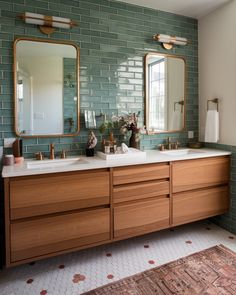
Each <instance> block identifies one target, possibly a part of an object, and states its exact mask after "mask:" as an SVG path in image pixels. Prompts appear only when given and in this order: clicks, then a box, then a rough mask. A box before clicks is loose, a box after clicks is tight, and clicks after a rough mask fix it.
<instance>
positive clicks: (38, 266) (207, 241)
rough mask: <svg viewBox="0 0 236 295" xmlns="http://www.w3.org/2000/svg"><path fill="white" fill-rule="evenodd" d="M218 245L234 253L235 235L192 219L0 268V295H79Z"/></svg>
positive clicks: (235, 245) (210, 224)
mask: <svg viewBox="0 0 236 295" xmlns="http://www.w3.org/2000/svg"><path fill="white" fill-rule="evenodd" d="M219 244H223V245H225V246H226V247H229V248H230V249H232V250H233V251H236V236H235V235H233V234H231V233H229V232H227V231H225V230H223V229H222V228H220V227H218V226H216V225H215V224H212V223H210V222H208V221H203V222H196V223H192V224H188V225H183V226H179V227H177V228H175V229H174V230H163V231H160V232H156V233H152V234H148V235H145V236H142V237H138V238H132V239H129V240H125V241H121V242H116V243H113V244H109V245H105V246H100V247H96V248H91V249H87V250H82V251H78V252H75V253H71V254H66V255H61V256H58V257H54V258H50V259H45V260H41V261H37V262H35V263H30V264H25V265H22V266H17V267H14V268H11V269H5V270H2V271H0V294H1V295H79V294H82V293H83V292H86V291H88V290H92V289H94V288H97V287H99V286H102V285H105V284H108V283H110V282H114V281H116V280H119V279H122V278H124V277H127V276H131V275H133V274H136V273H139V272H142V271H144V270H146V269H149V268H152V267H156V266H159V265H162V264H164V263H167V262H169V261H173V260H175V259H178V258H180V257H184V256H186V255H189V254H192V253H194V252H198V251H201V250H203V249H206V248H209V247H212V246H214V245H219ZM111 295H112V294H111Z"/></svg>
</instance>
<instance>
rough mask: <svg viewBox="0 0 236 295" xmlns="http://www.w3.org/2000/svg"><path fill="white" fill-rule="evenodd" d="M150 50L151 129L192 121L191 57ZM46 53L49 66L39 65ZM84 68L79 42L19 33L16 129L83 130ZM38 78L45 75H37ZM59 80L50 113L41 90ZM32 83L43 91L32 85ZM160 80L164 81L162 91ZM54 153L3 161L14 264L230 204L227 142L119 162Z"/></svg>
mask: <svg viewBox="0 0 236 295" xmlns="http://www.w3.org/2000/svg"><path fill="white" fill-rule="evenodd" d="M29 52H30V53H31V54H30V55H29V54H28V53H29ZM55 54H56V60H55V58H54V57H55ZM46 56H47V58H46V59H45V57H46ZM144 60H145V83H146V84H145V89H146V95H145V125H146V126H147V132H148V133H149V134H157V133H169V132H176V131H178V132H180V131H183V130H185V125H186V88H187V87H186V63H185V60H184V59H183V58H182V57H177V56H174V55H172V56H171V55H166V54H158V53H149V54H147V55H146V56H145V58H144ZM38 61H42V64H41V65H40V68H41V69H44V70H45V72H44V73H38V72H37V71H36V69H37V70H38V68H39V67H37V66H35V67H34V66H32V65H34V64H36V62H38ZM55 62H56V65H57V67H58V68H59V70H58V73H61V75H60V76H59V77H57V78H56V79H59V80H60V83H57V82H58V81H59V80H57V82H55V81H54V80H52V81H50V83H48V84H47V83H46V82H48V78H47V75H46V74H47V69H48V68H49V64H51V65H53V64H54V63H55ZM50 68H53V67H50ZM78 70H79V51H78V48H77V47H76V46H74V45H73V44H70V43H68V44H67V43H65V42H57V41H48V40H47V41H45V40H42V39H30V38H21V39H17V40H16V41H15V43H14V82H15V131H16V134H17V135H19V136H20V137H23V138H35V137H62V136H74V135H78V131H79V127H80V126H79V122H80V112H79V74H78V73H79V71H78ZM34 71H36V72H34ZM63 73H64V74H63ZM35 75H36V76H37V75H40V79H35V78H34V77H36V76H35ZM44 75H45V77H44ZM42 77H43V78H45V79H41V78H42ZM51 77H53V75H51ZM175 77H178V79H177V80H176V79H175ZM54 78H55V77H54ZM40 80H42V81H41V82H42V84H41V85H38V84H37V85H36V84H35V81H37V83H39V82H40ZM55 83H57V85H59V88H57V87H56V88H57V89H56V91H54V92H55V93H56V92H57V93H59V92H60V93H61V94H63V95H60V99H59V102H58V101H57V107H58V111H56V109H55V107H54V109H53V112H52V113H51V114H48V109H51V108H50V107H49V105H48V103H45V100H43V101H42V93H44V90H45V89H46V88H47V87H48V88H47V92H48V93H47V94H48V95H50V93H52V92H51V91H52V89H51V87H52V85H54V84H55ZM155 85H158V86H155ZM46 86H47V87H46ZM53 87H54V88H55V85H54V86H53ZM32 89H39V90H40V91H38V92H37V95H32V92H31V91H32ZM157 89H162V91H161V92H160V95H157ZM54 90H55V89H54ZM54 92H53V93H54ZM40 94H41V96H40ZM55 97H57V98H58V96H55ZM55 97H54V98H53V99H54V100H55ZM44 98H45V97H44ZM53 105H55V102H54V103H53ZM58 114H60V116H59V117H58V116H56V115H58ZM50 116H51V117H50ZM47 119H50V120H49V121H47ZM54 119H55V120H54ZM50 122H51V123H50ZM52 122H54V123H55V124H52ZM56 122H57V123H56ZM58 122H59V123H58ZM48 126H50V129H51V130H48ZM53 147H54V146H53ZM177 147H178V146H177ZM51 148H52V146H51ZM53 151H54V150H53ZM53 151H52V150H51V153H50V154H51V158H53V157H52V153H53ZM40 152H41V151H40ZM53 155H54V153H53ZM41 158H42V157H40V159H41ZM63 160H65V159H58V160H57V161H59V162H60V161H63ZM43 161H44V163H46V161H45V160H42V161H41V162H43ZM53 161H54V162H51V163H52V164H51V165H50V160H47V164H48V165H45V166H44V167H43V166H41V165H34V163H33V161H31V162H30V163H29V162H28V161H25V162H24V163H21V164H16V165H14V166H11V167H4V169H3V177H4V188H5V232H6V266H7V267H10V266H14V265H18V264H23V263H27V262H30V261H34V260H39V259H42V258H47V257H51V256H55V255H59V254H62V253H67V252H70V251H76V250H79V249H84V248H88V247H93V246H96V245H102V244H105V243H111V242H113V241H118V240H122V239H126V238H129V237H133V236H138V235H142V234H146V233H150V232H154V231H158V230H161V229H165V228H171V227H174V226H177V225H180V224H185V223H188V222H192V221H196V220H201V219H205V218H208V217H211V216H215V215H219V214H223V213H225V212H227V211H228V208H229V169H230V153H229V152H224V151H217V150H204V152H202V153H201V152H200V153H193V154H192V153H191V152H190V153H186V154H184V153H182V154H181V153H179V154H178V153H177V152H175V154H174V153H173V154H171V153H169V154H168V153H166V152H165V151H164V152H163V153H162V152H159V151H156V150H154V151H147V157H146V159H143V160H137V159H136V160H134V161H132V162H130V161H129V160H127V159H126V160H123V161H120V162H116V163H113V164H112V163H108V162H107V161H106V160H102V159H99V158H98V157H92V158H89V159H88V158H86V157H84V156H81V157H80V159H79V160H78V158H77V159H75V160H73V159H72V160H71V163H72V164H71V165H67V166H63V164H62V165H60V164H59V165H55V166H53V165H54V164H53V163H56V162H55V160H53ZM37 162H40V161H35V163H37ZM60 163H63V162H60ZM64 163H65V162H64Z"/></svg>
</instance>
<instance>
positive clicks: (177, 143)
mask: <svg viewBox="0 0 236 295" xmlns="http://www.w3.org/2000/svg"><path fill="white" fill-rule="evenodd" d="M179 146H180V143H179V142H178V141H176V142H173V143H172V148H173V149H174V150H177V149H178V148H179Z"/></svg>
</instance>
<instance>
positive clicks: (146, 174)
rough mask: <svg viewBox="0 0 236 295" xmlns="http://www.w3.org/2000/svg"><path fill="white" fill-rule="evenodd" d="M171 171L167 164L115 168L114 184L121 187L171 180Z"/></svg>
mask: <svg viewBox="0 0 236 295" xmlns="http://www.w3.org/2000/svg"><path fill="white" fill-rule="evenodd" d="M169 170H170V169H169V165H168V164H167V163H166V164H154V165H142V166H131V167H124V168H114V170H113V184H114V185H119V184H125V183H133V182H140V181H148V180H154V179H164V178H169V176H170V171H169Z"/></svg>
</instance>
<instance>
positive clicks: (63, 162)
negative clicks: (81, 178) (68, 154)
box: [27, 158, 83, 169]
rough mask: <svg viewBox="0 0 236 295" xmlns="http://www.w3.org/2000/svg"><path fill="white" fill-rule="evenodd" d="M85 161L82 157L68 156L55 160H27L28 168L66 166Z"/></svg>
mask: <svg viewBox="0 0 236 295" xmlns="http://www.w3.org/2000/svg"><path fill="white" fill-rule="evenodd" d="M81 163H83V161H82V160H80V158H68V159H54V160H42V161H37V160H34V161H29V162H27V168H28V169H39V168H54V167H66V166H73V165H78V164H81Z"/></svg>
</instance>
